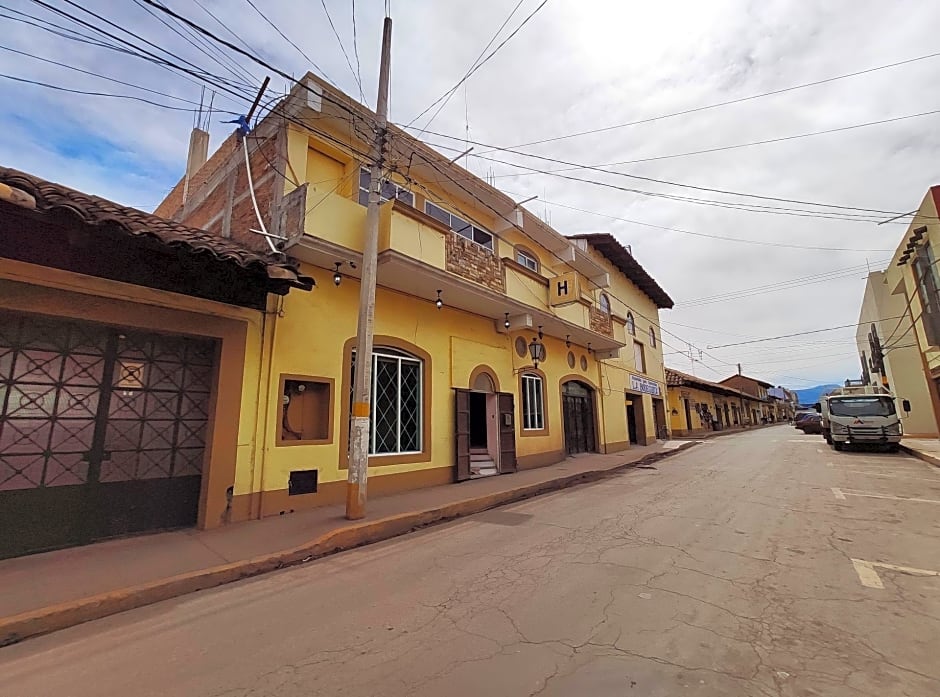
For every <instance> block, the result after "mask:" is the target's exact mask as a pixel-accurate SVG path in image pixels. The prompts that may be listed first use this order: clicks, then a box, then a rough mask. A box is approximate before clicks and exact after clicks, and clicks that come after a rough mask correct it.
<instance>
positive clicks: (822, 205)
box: [427, 131, 925, 218]
mask: <svg viewBox="0 0 940 697" xmlns="http://www.w3.org/2000/svg"><path fill="white" fill-rule="evenodd" d="M427 133H429V134H431V135H434V136H439V137H443V138H450V139H453V140H460V141H466V142H467V143H470V144H472V145H482V146H485V147H493V146H492V145H491V144H488V143H482V142H480V141H475V140H467V139H466V138H459V139H458V138H456V137H455V136H448V135H444V134H441V133H436V132H434V131H427ZM431 145H434V146H435V147H443V148H445V149H449V150H456V148H452V147H450V146H442V145H440V144H436V143H431ZM494 149H496V150H499V151H501V152H507V153H511V154H515V155H521V156H523V157H529V158H534V159H537V160H544V161H546V162H553V163H556V164H561V165H568V166H569V167H571V168H573V169H587V170H591V171H595V172H601V173H604V174H610V175H614V176H619V177H626V178H628V179H637V180H640V181H646V182H651V183H655V184H663V185H666V186H674V187H678V188H684V189H692V190H695V191H705V192H710V193H717V194H722V195H726V196H739V197H743V198H754V199H758V200H762V201H774V202H778V203H792V204H797V205H802V206H814V207H817V208H834V209H837V210H839V211H860V212H863V213H865V214H867V215H868V216H869V217H872V218H873V217H874V214H878V215H880V216H885V215H895V216H898V217H907V216H908V215H910V214H907V213H899V212H898V211H886V210H882V209H878V208H861V207H858V206H844V205H840V204H833V203H820V202H818V201H803V200H800V199H792V198H783V197H779V196H765V195H762V194H750V193H745V192H739V191H733V190H729V189H719V188H715V187H707V186H698V185H696V184H684V183H681V182H674V181H670V180H667V179H656V178H654V177H645V176H641V175H637V174H630V173H629V172H618V171H616V170H609V169H605V168H603V167H599V166H595V165H583V164H579V163H576V162H569V161H567V160H561V159H558V158H554V157H547V156H545V155H536V154H534V153H527V152H521V151H518V150H513V149H511V148H503V147H495V148H494ZM477 157H480V159H483V160H487V161H489V162H495V163H498V164H503V165H508V166H510V167H517V168H519V169H523V170H527V171H530V172H536V173H539V174H547V175H551V176H556V177H559V178H562V179H568V180H571V181H581V182H585V183H589V184H596V185H599V186H608V187H613V188H618V189H621V190H622V191H627V192H630V193H636V194H640V195H644V196H658V197H662V198H674V199H676V200H685V201H688V202H696V203H702V202H704V203H710V204H721V205H724V206H729V207H730V206H749V207H754V208H761V207H762V206H758V205H757V204H745V203H738V202H731V201H716V200H714V199H694V198H680V197H678V196H674V195H671V194H664V193H661V192H650V191H644V190H640V189H630V188H624V187H617V186H615V185H613V184H609V183H606V182H598V181H595V180H590V179H580V178H577V177H571V176H569V175H565V174H562V173H561V172H560V171H559V170H546V169H538V168H535V167H528V166H526V165H521V164H518V163H515V162H507V161H505V160H498V159H495V158H491V157H485V156H482V155H477ZM783 210H786V209H783ZM804 212H806V213H813V214H814V215H819V216H821V217H822V216H825V215H827V214H832V215H835V212H834V211H804ZM841 215H852V214H851V213H843V214H841ZM921 217H925V216H921Z"/></svg>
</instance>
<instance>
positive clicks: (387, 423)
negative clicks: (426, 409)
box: [350, 348, 424, 455]
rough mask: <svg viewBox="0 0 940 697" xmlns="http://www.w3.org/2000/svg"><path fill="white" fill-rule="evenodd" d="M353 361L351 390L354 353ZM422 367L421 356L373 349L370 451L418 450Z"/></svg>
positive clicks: (401, 452) (353, 376)
mask: <svg viewBox="0 0 940 697" xmlns="http://www.w3.org/2000/svg"><path fill="white" fill-rule="evenodd" d="M352 363H353V364H352V380H351V381H350V390H352V389H353V387H352V386H353V385H354V384H355V374H356V354H355V352H353V354H352ZM423 367H424V366H423V362H422V361H421V359H419V358H415V357H414V356H411V355H409V354H407V353H405V352H403V351H398V350H396V349H389V348H376V349H375V350H374V351H373V353H372V405H371V406H372V408H371V419H370V428H369V454H371V455H390V454H404V453H419V452H421V448H422V413H423V411H422V409H423V406H424V405H423V399H422V393H423V388H422V385H423ZM351 403H352V399H350V404H351Z"/></svg>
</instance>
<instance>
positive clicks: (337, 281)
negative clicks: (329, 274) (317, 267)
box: [333, 261, 343, 286]
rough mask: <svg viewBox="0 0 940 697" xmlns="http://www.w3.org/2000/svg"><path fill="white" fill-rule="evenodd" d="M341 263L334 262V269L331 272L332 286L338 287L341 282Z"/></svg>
mask: <svg viewBox="0 0 940 697" xmlns="http://www.w3.org/2000/svg"><path fill="white" fill-rule="evenodd" d="M342 264H343V262H341V261H337V262H335V266H336V268H335V269H334V270H333V285H334V286H338V285H339V284H340V283H342V282H343V275H342V274H341V273H340V272H339V267H340V266H342Z"/></svg>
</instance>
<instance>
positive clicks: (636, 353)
mask: <svg viewBox="0 0 940 697" xmlns="http://www.w3.org/2000/svg"><path fill="white" fill-rule="evenodd" d="M633 364H634V366H635V367H636V369H637V371H638V372H640V373H645V372H646V354H645V353H644V352H643V344H642V343H640V342H639V341H634V342H633Z"/></svg>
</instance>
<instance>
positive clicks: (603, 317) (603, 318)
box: [591, 307, 614, 336]
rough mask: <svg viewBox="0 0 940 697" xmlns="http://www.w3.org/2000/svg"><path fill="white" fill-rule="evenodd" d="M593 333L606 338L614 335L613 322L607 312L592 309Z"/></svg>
mask: <svg viewBox="0 0 940 697" xmlns="http://www.w3.org/2000/svg"><path fill="white" fill-rule="evenodd" d="M591 331H592V332H597V333H598V334H604V335H606V336H613V335H614V325H613V321H612V320H611V318H610V315H608V314H607V313H606V312H602V311H601V310H600V309H599V308H596V307H591Z"/></svg>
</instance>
